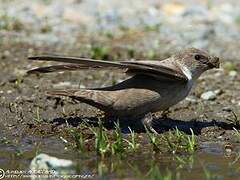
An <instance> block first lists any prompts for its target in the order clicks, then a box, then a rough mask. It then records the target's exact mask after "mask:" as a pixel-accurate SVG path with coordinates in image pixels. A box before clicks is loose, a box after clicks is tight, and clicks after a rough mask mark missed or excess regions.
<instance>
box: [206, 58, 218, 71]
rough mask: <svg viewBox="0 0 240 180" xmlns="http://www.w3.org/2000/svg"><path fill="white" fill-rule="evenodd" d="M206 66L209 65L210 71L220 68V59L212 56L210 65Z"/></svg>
mask: <svg viewBox="0 0 240 180" xmlns="http://www.w3.org/2000/svg"><path fill="white" fill-rule="evenodd" d="M206 64H207V65H208V67H209V68H210V69H212V68H219V66H220V61H219V57H216V56H211V57H210V58H209V61H208V63H206Z"/></svg>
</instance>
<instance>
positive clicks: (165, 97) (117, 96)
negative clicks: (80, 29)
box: [27, 48, 220, 119]
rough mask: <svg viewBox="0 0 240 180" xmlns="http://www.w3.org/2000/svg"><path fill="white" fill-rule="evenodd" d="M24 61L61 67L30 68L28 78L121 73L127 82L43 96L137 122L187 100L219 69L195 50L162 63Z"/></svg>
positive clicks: (41, 57)
mask: <svg viewBox="0 0 240 180" xmlns="http://www.w3.org/2000/svg"><path fill="white" fill-rule="evenodd" d="M28 59H29V60H34V61H56V62H61V63H64V64H60V65H52V66H47V67H38V68H34V69H31V70H29V71H28V72H27V73H28V74H38V73H51V72H58V71H76V70H90V69H99V70H104V69H105V70H117V69H118V70H119V69H120V70H123V72H124V73H126V74H127V75H129V78H127V79H125V80H124V81H122V82H119V83H117V84H115V85H112V86H107V87H102V88H91V89H65V90H52V91H48V92H47V95H51V96H67V97H70V98H72V99H74V100H77V101H79V102H83V103H87V104H89V105H91V106H94V107H96V108H98V109H100V110H101V111H103V112H104V113H105V116H106V117H117V118H118V119H126V118H127V119H132V118H140V117H145V116H148V115H149V114H152V113H155V112H158V111H163V112H164V111H166V110H168V109H169V108H170V107H172V106H173V105H175V104H177V103H178V102H180V101H182V100H183V99H184V98H185V97H187V95H188V94H189V92H190V91H191V89H192V87H193V85H194V84H195V83H196V80H197V79H198V78H199V76H200V75H201V74H202V73H203V72H205V71H207V70H210V69H213V68H219V66H220V60H219V57H217V56H211V55H210V54H209V53H208V52H206V51H204V50H200V49H197V48H187V49H184V50H182V51H179V52H177V53H175V54H173V55H172V56H170V57H169V58H167V59H164V60H135V61H132V60H126V61H118V62H116V61H115V62H113V61H106V60H94V59H88V58H81V57H69V56H61V55H37V56H32V57H29V58H28ZM66 63H67V64H66Z"/></svg>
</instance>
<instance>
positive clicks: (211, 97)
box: [201, 91, 217, 100]
mask: <svg viewBox="0 0 240 180" xmlns="http://www.w3.org/2000/svg"><path fill="white" fill-rule="evenodd" d="M216 96H217V94H216V92H214V91H207V92H204V93H202V95H201V98H202V99H204V100H214V99H216Z"/></svg>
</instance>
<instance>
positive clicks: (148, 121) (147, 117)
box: [142, 113, 158, 134]
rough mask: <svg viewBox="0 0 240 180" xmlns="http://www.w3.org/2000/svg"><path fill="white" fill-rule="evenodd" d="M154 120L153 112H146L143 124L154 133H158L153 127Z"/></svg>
mask: <svg viewBox="0 0 240 180" xmlns="http://www.w3.org/2000/svg"><path fill="white" fill-rule="evenodd" d="M153 120H154V117H153V115H152V114H151V113H148V114H146V115H145V116H144V117H143V119H142V123H143V125H144V126H145V127H146V128H147V129H148V130H150V131H151V132H152V133H154V134H158V133H157V131H156V130H155V129H154V128H153V126H152V125H153Z"/></svg>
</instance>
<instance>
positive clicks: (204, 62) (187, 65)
mask: <svg viewBox="0 0 240 180" xmlns="http://www.w3.org/2000/svg"><path fill="white" fill-rule="evenodd" d="M174 59H176V61H177V63H178V65H179V66H180V69H181V70H182V71H183V73H184V74H185V75H186V76H187V78H188V79H189V80H190V79H193V80H194V79H197V78H198V77H199V76H200V75H201V74H202V73H203V72H205V71H207V70H209V69H212V68H219V65H220V62H219V58H218V57H216V56H210V55H209V54H208V53H207V52H205V51H202V50H199V49H196V48H189V49H186V50H184V51H182V52H180V53H178V54H176V55H175V57H174Z"/></svg>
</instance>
